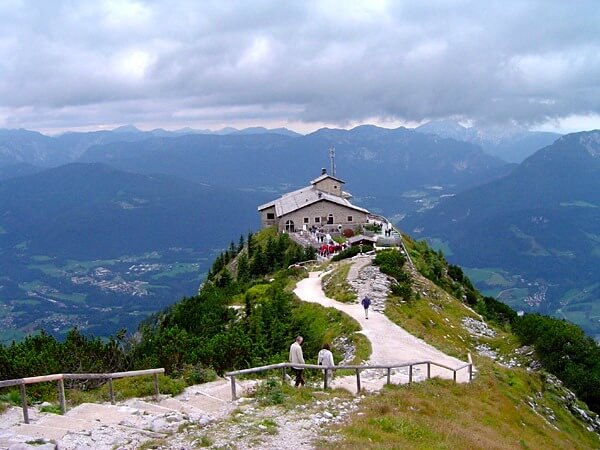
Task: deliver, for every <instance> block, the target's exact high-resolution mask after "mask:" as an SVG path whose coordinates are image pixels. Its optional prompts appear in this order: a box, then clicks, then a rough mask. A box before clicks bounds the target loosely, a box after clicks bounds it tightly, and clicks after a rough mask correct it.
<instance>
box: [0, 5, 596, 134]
mask: <svg viewBox="0 0 600 450" xmlns="http://www.w3.org/2000/svg"><path fill="white" fill-rule="evenodd" d="M440 118H454V119H459V120H461V121H463V122H465V123H477V124H505V123H513V124H519V125H523V126H526V127H530V128H535V129H557V130H560V131H574V130H583V129H592V128H600V5H599V4H598V2H597V1H580V0H572V1H562V0H561V1H551V0H544V1H539V2H536V1H508V0H505V1H498V2H494V1H481V0H475V1H460V0H453V1H422V0H418V1H412V2H406V1H382V0H369V1H365V2H353V1H350V0H344V1H322V2H312V1H285V0H273V1H267V0H265V1H256V0H245V1H239V2H234V1H227V0H219V1H214V2H212V1H204V0H203V1H193V0H189V1H187V0H168V1H160V0H154V1H142V0H140V1H128V0H94V1H82V0H52V1H49V0H39V1H33V0H32V1H27V0H0V127H2V128H19V127H22V128H29V129H35V130H40V131H46V132H52V131H54V132H57V131H61V130H66V129H73V130H75V129H82V130H83V129H99V128H103V127H113V126H115V125H120V124H129V123H131V124H135V125H137V126H139V127H140V128H143V129H151V128H156V127H163V128H167V129H174V128H179V127H184V126H191V127H194V128H211V129H217V128H221V127H223V126H227V125H230V126H237V127H245V126H254V125H264V126H268V127H275V126H287V127H288V128H292V129H295V130H297V131H301V132H305V131H310V130H313V129H316V128H319V127H321V126H324V125H327V126H337V127H349V126H352V125H356V124H360V123H375V124H380V125H383V126H399V125H404V124H405V125H408V126H414V125H415V124H418V123H421V122H423V121H426V120H433V119H440Z"/></svg>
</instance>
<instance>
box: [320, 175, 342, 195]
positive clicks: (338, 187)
mask: <svg viewBox="0 0 600 450" xmlns="http://www.w3.org/2000/svg"><path fill="white" fill-rule="evenodd" d="M314 186H315V187H316V188H317V189H318V190H320V191H323V192H327V193H328V194H333V195H337V196H338V197H341V196H342V183H341V182H339V181H337V180H334V179H332V178H325V179H324V180H321V181H319V182H317V183H315V184H314Z"/></svg>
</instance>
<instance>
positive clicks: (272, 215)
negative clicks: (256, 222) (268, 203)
mask: <svg viewBox="0 0 600 450" xmlns="http://www.w3.org/2000/svg"><path fill="white" fill-rule="evenodd" d="M267 220H275V213H267Z"/></svg>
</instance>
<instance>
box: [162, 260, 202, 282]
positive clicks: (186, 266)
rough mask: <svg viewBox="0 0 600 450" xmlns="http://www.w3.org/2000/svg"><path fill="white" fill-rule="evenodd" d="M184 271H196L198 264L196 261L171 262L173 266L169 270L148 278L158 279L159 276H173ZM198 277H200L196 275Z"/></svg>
mask: <svg viewBox="0 0 600 450" xmlns="http://www.w3.org/2000/svg"><path fill="white" fill-rule="evenodd" d="M186 273H194V274H196V273H198V264H197V263H177V264H173V266H172V267H171V268H170V269H169V270H165V271H163V272H160V273H157V274H154V275H152V276H151V277H150V278H151V279H152V280H160V279H161V278H175V277H178V276H180V275H182V274H186ZM198 278H199V279H200V277H198Z"/></svg>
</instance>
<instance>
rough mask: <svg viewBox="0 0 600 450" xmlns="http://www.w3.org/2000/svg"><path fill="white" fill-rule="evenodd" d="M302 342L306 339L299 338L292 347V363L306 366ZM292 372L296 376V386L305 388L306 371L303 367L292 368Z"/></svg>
mask: <svg viewBox="0 0 600 450" xmlns="http://www.w3.org/2000/svg"><path fill="white" fill-rule="evenodd" d="M302 342H304V338H303V337H302V336H297V337H296V340H295V341H294V343H293V344H292V345H290V362H291V363H292V364H304V355H303V354H302V347H301V345H302ZM292 370H293V371H294V373H295V374H296V384H295V386H296V387H298V386H304V378H302V373H303V372H304V369H303V368H302V367H294V366H292Z"/></svg>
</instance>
